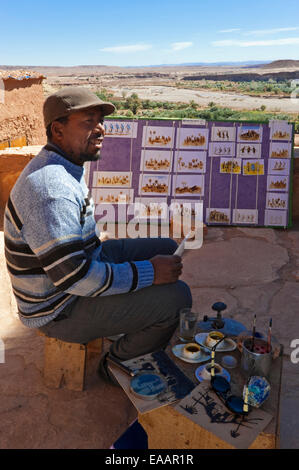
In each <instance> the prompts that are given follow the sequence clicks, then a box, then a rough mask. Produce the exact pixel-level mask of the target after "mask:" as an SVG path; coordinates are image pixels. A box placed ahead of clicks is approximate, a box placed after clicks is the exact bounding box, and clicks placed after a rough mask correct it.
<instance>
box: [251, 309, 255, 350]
mask: <svg viewBox="0 0 299 470" xmlns="http://www.w3.org/2000/svg"><path fill="white" fill-rule="evenodd" d="M255 324H256V314H255V315H254V317H253V327H252V343H251V351H252V352H253V350H254V337H255Z"/></svg>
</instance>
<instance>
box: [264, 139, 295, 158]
mask: <svg viewBox="0 0 299 470" xmlns="http://www.w3.org/2000/svg"><path fill="white" fill-rule="evenodd" d="M291 156H292V144H291V143H288V142H271V143H270V155H269V157H270V158H291Z"/></svg>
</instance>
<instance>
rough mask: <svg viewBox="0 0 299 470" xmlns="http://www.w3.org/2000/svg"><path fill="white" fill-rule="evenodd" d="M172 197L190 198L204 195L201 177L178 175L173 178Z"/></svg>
mask: <svg viewBox="0 0 299 470" xmlns="http://www.w3.org/2000/svg"><path fill="white" fill-rule="evenodd" d="M172 195H173V196H176V197H179V196H182V197H186V196H187V197H192V196H203V195H204V176H203V175H180V174H177V175H175V176H174V177H173V185H172Z"/></svg>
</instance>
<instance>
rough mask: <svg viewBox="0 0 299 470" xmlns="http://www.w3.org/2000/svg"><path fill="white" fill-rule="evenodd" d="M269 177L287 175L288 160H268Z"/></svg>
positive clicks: (288, 168)
mask: <svg viewBox="0 0 299 470" xmlns="http://www.w3.org/2000/svg"><path fill="white" fill-rule="evenodd" d="M268 174H269V175H289V174H290V159H283V158H282V159H281V158H273V159H269V160H268Z"/></svg>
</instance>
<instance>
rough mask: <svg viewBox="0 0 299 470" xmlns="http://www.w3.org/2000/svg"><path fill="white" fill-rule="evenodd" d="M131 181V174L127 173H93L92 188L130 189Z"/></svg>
mask: <svg viewBox="0 0 299 470" xmlns="http://www.w3.org/2000/svg"><path fill="white" fill-rule="evenodd" d="M131 180H132V173H131V172H129V171H118V172H115V171H95V172H94V173H93V183H92V186H93V187H94V188H102V187H108V188H113V187H115V186H119V187H122V186H123V187H130V186H131Z"/></svg>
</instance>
